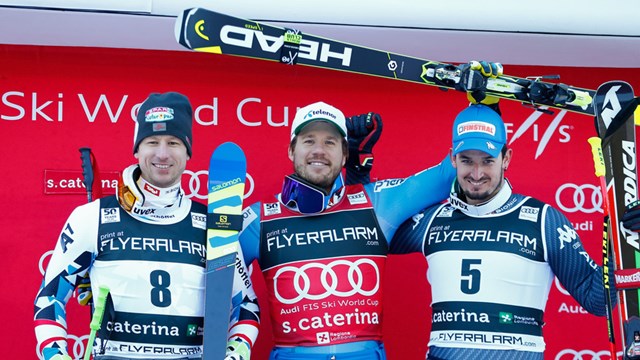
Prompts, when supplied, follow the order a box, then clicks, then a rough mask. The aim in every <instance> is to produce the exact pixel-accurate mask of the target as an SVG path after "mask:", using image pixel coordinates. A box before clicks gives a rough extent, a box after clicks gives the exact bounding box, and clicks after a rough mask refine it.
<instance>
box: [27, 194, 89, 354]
mask: <svg viewBox="0 0 640 360" xmlns="http://www.w3.org/2000/svg"><path fill="white" fill-rule="evenodd" d="M98 209H99V200H96V201H94V202H92V203H89V204H85V205H82V206H79V207H77V208H76V209H75V210H74V211H73V212H72V213H71V215H69V218H68V219H67V221H66V223H65V224H64V227H63V228H62V231H61V232H60V235H59V236H58V242H57V243H56V246H55V249H54V250H53V253H52V255H51V258H50V259H49V264H48V266H47V268H46V271H45V273H44V278H43V280H42V284H41V285H40V290H39V291H38V294H37V295H36V299H35V303H34V305H35V306H34V321H35V333H36V339H37V341H38V348H37V351H38V353H39V354H40V355H41V356H42V358H43V359H44V360H48V359H50V358H52V357H53V356H55V355H58V354H62V355H66V354H67V319H66V306H67V302H68V301H69V299H70V298H71V296H72V294H73V290H74V289H75V288H76V286H77V284H78V282H79V281H80V279H81V278H82V277H83V276H84V275H85V274H86V272H87V271H88V269H89V268H90V266H91V264H92V262H93V258H94V254H95V252H96V251H97V250H96V247H97V242H96V236H97V228H98V224H97V221H98Z"/></svg>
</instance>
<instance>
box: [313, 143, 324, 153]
mask: <svg viewBox="0 0 640 360" xmlns="http://www.w3.org/2000/svg"><path fill="white" fill-rule="evenodd" d="M311 153H312V154H314V155H316V154H325V153H326V149H325V146H324V144H322V143H321V142H317V143H315V144H313V147H312V148H311Z"/></svg>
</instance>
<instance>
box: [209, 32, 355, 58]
mask: <svg viewBox="0 0 640 360" xmlns="http://www.w3.org/2000/svg"><path fill="white" fill-rule="evenodd" d="M250 27H255V26H250ZM220 40H221V41H222V42H223V43H225V44H227V45H232V46H239V47H243V48H246V49H253V48H254V41H255V42H257V45H258V47H259V48H260V49H261V50H262V51H265V52H269V53H274V54H275V53H278V52H280V49H281V48H282V46H283V44H284V36H283V35H280V36H271V35H266V34H264V33H263V32H262V31H261V30H259V29H253V28H243V27H238V26H233V25H225V26H223V27H222V28H221V29H220ZM332 46H333V48H332ZM337 46H340V45H339V44H335V43H334V44H330V43H327V42H317V41H313V40H308V39H304V38H303V39H302V40H301V41H300V47H299V49H298V51H299V52H298V57H299V58H301V59H307V60H312V61H320V62H324V63H326V62H329V60H330V59H335V60H339V61H340V63H341V64H342V66H344V67H347V68H348V67H349V66H351V53H352V50H353V49H352V48H350V47H347V46H343V47H341V48H336V47H337Z"/></svg>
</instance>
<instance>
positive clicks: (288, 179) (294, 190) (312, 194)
mask: <svg viewBox="0 0 640 360" xmlns="http://www.w3.org/2000/svg"><path fill="white" fill-rule="evenodd" d="M280 200H282V202H283V203H284V204H286V205H287V206H289V207H296V208H297V209H298V211H300V212H301V213H303V214H317V213H319V212H321V211H323V210H324V209H325V207H326V200H325V195H324V193H323V192H322V191H320V190H319V189H316V188H314V187H313V186H311V185H309V184H305V183H304V182H302V181H301V180H299V179H296V178H294V177H292V176H291V175H287V176H285V177H284V184H283V185H282V193H280Z"/></svg>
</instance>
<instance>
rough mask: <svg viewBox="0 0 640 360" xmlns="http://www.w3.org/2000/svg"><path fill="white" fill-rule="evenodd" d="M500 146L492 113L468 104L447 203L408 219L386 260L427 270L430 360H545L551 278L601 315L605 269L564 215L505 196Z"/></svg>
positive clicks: (507, 157)
mask: <svg viewBox="0 0 640 360" xmlns="http://www.w3.org/2000/svg"><path fill="white" fill-rule="evenodd" d="M506 144H507V133H506V128H505V125H504V123H503V121H502V118H501V117H500V115H498V113H496V112H495V111H494V110H492V109H490V108H489V107H487V106H484V105H471V106H470V107H468V108H466V109H464V110H463V111H462V112H460V113H459V114H458V116H457V117H456V119H455V122H454V125H453V144H452V149H451V151H450V154H451V156H450V158H451V163H452V164H453V166H454V167H455V169H456V180H455V182H454V183H453V186H452V188H451V194H450V196H449V202H448V203H445V204H439V205H435V206H433V207H430V208H427V209H425V210H423V211H422V212H420V213H418V214H417V215H415V216H414V217H413V219H411V220H408V221H407V222H405V223H404V224H403V225H402V226H401V227H400V228H399V229H398V231H397V232H396V234H395V236H394V238H393V241H392V242H391V244H392V246H391V252H392V253H411V252H422V253H423V254H424V255H425V257H426V259H427V261H428V263H429V268H428V272H427V279H428V281H429V283H430V284H431V296H432V303H431V308H432V322H431V335H430V337H429V339H430V340H429V352H428V355H427V359H433V360H439V359H515V360H533V359H536V360H537V359H543V352H544V349H545V343H544V339H543V336H542V326H543V324H544V321H543V314H544V308H545V305H546V302H547V296H548V294H549V289H550V287H551V285H552V284H553V281H554V276H555V277H557V278H558V280H559V281H560V283H561V284H562V286H563V287H564V288H565V289H567V291H568V292H569V293H570V294H571V295H572V296H573V297H574V298H575V299H576V300H577V301H578V302H579V303H580V305H582V307H584V309H585V310H587V311H589V312H590V313H592V314H594V315H598V316H604V315H605V295H606V292H605V289H604V285H603V283H602V268H601V267H599V266H597V265H596V263H595V262H594V261H593V260H592V259H590V258H589V257H588V255H587V253H586V252H585V250H584V248H583V246H582V243H581V242H580V238H579V237H578V235H577V233H576V231H575V230H574V228H573V226H572V225H571V223H570V222H569V221H568V220H567V218H566V217H565V216H564V215H563V214H562V213H560V212H559V211H558V210H556V209H555V208H553V207H551V206H550V205H548V204H545V203H543V202H541V201H539V200H536V199H534V198H532V197H529V196H524V195H520V194H515V193H513V192H512V188H511V185H510V184H509V182H508V181H507V179H505V177H504V172H505V171H506V170H507V168H508V167H509V164H510V163H511V160H512V154H513V151H512V149H509V148H507V146H506ZM612 279H613V277H612ZM610 288H611V289H612V290H611V296H612V298H613V297H615V296H614V295H615V290H614V286H613V285H612V286H611V287H610Z"/></svg>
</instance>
